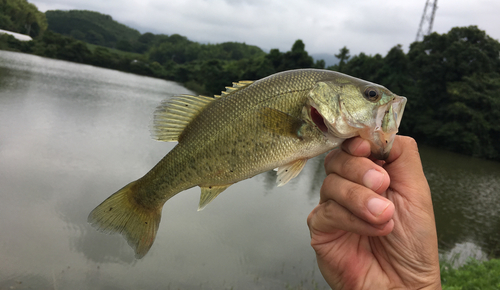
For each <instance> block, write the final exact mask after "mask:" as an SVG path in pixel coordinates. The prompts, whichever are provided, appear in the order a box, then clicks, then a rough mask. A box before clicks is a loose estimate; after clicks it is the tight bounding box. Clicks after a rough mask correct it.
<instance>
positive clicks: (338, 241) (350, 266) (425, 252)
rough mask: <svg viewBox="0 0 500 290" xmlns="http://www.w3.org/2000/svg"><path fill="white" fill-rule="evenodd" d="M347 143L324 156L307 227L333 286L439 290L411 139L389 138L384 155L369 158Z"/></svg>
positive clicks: (433, 238)
mask: <svg viewBox="0 0 500 290" xmlns="http://www.w3.org/2000/svg"><path fill="white" fill-rule="evenodd" d="M369 155H370V145H369V143H368V142H367V141H366V140H363V139H361V138H353V139H350V140H347V141H345V142H344V144H343V145H342V150H335V151H332V152H331V153H330V154H329V155H328V156H327V157H326V158H325V169H326V173H327V177H326V178H325V180H324V182H323V186H322V188H321V197H320V202H319V205H318V206H316V208H314V210H313V211H312V212H311V213H310V214H309V216H308V218H307V224H308V226H309V229H310V232H311V245H312V247H313V248H314V250H315V251H316V255H317V260H318V265H319V268H320V270H321V273H322V274H323V277H324V278H325V279H326V281H327V282H328V284H329V285H330V286H331V287H332V288H333V289H394V288H402V289H424V288H425V289H440V288H441V279H440V269H439V256H438V245H437V234H436V226H435V220H434V212H433V208H432V200H431V193H430V189H429V185H428V183H427V180H426V178H425V176H424V173H423V170H422V164H421V161H420V156H419V154H418V148H417V144H416V142H415V141H414V140H413V139H412V138H409V137H403V136H396V139H395V140H394V144H393V147H392V150H391V152H390V155H389V158H388V159H387V160H386V161H375V162H374V161H372V160H370V159H369V158H368V157H369Z"/></svg>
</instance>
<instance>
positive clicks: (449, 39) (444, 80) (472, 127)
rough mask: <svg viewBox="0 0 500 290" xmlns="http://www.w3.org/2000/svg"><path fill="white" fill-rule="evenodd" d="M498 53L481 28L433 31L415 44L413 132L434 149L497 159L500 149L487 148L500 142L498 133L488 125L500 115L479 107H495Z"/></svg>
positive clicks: (412, 49) (496, 44)
mask: <svg viewBox="0 0 500 290" xmlns="http://www.w3.org/2000/svg"><path fill="white" fill-rule="evenodd" d="M499 54H500V43H499V42H498V41H496V40H494V39H492V38H491V37H489V36H488V35H486V33H485V32H484V31H482V30H480V29H478V28H477V27H476V26H469V27H456V28H453V29H452V30H451V31H450V32H448V33H446V34H442V35H440V34H437V33H433V34H431V35H429V36H426V37H425V38H424V40H423V41H422V42H415V43H413V44H412V45H411V46H410V51H409V53H408V57H409V60H410V69H409V71H410V73H411V76H412V78H413V79H414V80H415V83H416V91H415V95H414V98H413V100H415V101H412V99H409V103H410V102H411V103H412V106H411V110H410V107H409V108H408V110H407V112H405V119H407V120H408V121H409V123H410V124H411V126H410V128H409V131H411V132H412V133H413V135H414V136H415V137H417V139H419V140H422V141H423V142H426V143H429V144H431V145H435V146H440V147H443V148H445V149H448V150H453V151H457V152H461V153H466V154H470V155H476V156H481V157H490V158H498V157H494V156H495V154H498V151H497V149H491V148H495V147H491V146H490V145H488V144H490V143H491V144H493V143H495V142H497V141H496V140H498V136H497V135H496V134H497V133H495V132H496V131H495V130H496V129H494V128H492V127H491V126H490V127H488V125H487V122H495V121H494V118H496V117H497V115H496V113H494V112H493V111H491V110H488V109H487V107H478V103H483V102H485V103H488V104H489V105H488V106H491V107H492V108H493V107H494V106H495V104H496V101H493V100H494V99H495V98H498V97H497V96H498V91H497V87H496V84H498V74H499V73H500V58H499V57H498V55H499ZM470 96H474V97H470ZM478 108H480V109H478ZM481 114H483V115H484V116H483V117H480V116H479V115H481ZM485 120H487V121H485ZM485 122H486V123H485ZM493 136H497V137H496V138H497V139H494V137H493ZM479 144H480V145H479ZM478 146H484V149H480V148H478ZM492 146H493V145H492ZM486 148H488V149H486ZM493 151H496V152H497V153H494V152H493Z"/></svg>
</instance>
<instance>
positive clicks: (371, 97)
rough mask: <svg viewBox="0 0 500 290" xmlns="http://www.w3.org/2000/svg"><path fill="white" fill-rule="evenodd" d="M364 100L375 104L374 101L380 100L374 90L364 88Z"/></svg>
mask: <svg viewBox="0 0 500 290" xmlns="http://www.w3.org/2000/svg"><path fill="white" fill-rule="evenodd" d="M365 98H366V99H367V100H368V101H370V102H376V101H378V100H380V94H379V92H378V91H377V90H376V89H374V88H366V90H365Z"/></svg>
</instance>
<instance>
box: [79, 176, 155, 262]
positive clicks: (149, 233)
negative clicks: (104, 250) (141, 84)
mask: <svg viewBox="0 0 500 290" xmlns="http://www.w3.org/2000/svg"><path fill="white" fill-rule="evenodd" d="M135 183H136V181H134V182H131V183H129V184H128V185H126V186H125V187H123V188H122V189H120V190H119V191H117V192H116V193H114V194H113V195H111V196H110V197H108V198H107V199H106V200H105V201H103V202H102V203H101V204H100V205H99V206H97V207H96V208H95V209H94V210H93V211H92V212H91V213H90V214H89V217H88V222H89V223H90V224H91V225H92V226H93V227H95V228H97V229H98V230H99V231H101V232H104V233H108V234H111V233H121V234H122V235H123V236H124V237H125V239H126V240H127V242H128V244H129V245H130V246H131V247H132V248H133V249H134V251H135V257H136V258H137V259H140V258H142V257H144V255H146V253H147V252H148V251H149V249H150V248H151V246H152V245H153V242H154V240H155V237H156V231H157V230H158V226H159V225H160V219H161V210H162V207H161V206H160V207H159V208H156V209H150V208H146V207H144V206H142V205H139V204H137V202H136V201H135V199H134V197H133V194H134V184H135Z"/></svg>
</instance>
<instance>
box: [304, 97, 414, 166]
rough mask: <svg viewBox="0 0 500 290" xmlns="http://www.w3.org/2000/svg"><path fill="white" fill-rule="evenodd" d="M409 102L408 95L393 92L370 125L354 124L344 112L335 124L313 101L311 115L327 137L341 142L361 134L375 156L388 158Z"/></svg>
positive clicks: (382, 158) (383, 158) (310, 104)
mask: <svg viewBox="0 0 500 290" xmlns="http://www.w3.org/2000/svg"><path fill="white" fill-rule="evenodd" d="M406 101H407V99H406V98H405V97H402V96H397V95H394V98H393V99H392V100H391V101H389V102H388V103H386V104H385V105H382V106H380V107H379V108H378V109H377V110H376V111H375V112H374V116H373V118H372V122H371V123H369V124H364V123H353V122H352V119H351V120H349V119H350V116H347V115H345V114H341V119H342V121H343V122H337V124H332V123H330V122H329V121H328V120H327V119H326V118H325V117H323V115H321V113H320V112H319V111H318V109H316V104H314V102H310V103H309V117H310V118H311V120H312V121H313V122H314V124H315V125H316V127H318V129H319V130H321V131H322V132H323V134H324V135H325V137H326V138H327V139H330V140H331V141H333V142H338V141H339V140H343V139H348V138H351V137H355V136H358V135H359V136H361V138H363V139H365V140H367V141H368V142H369V143H370V148H371V153H372V157H374V158H376V159H379V160H385V159H387V158H388V157H389V153H390V151H391V148H392V144H393V143H394V139H395V137H396V133H397V132H398V128H399V124H400V123H401V118H402V117H403V112H404V108H405V105H406ZM343 113H347V112H343ZM334 123H335V122H334Z"/></svg>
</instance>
